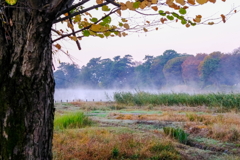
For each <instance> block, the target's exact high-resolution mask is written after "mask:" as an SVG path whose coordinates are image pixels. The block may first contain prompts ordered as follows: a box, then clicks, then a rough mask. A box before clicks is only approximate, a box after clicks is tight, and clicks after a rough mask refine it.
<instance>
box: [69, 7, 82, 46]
mask: <svg viewBox="0 0 240 160" xmlns="http://www.w3.org/2000/svg"><path fill="white" fill-rule="evenodd" d="M68 14H70V12H69V11H68ZM69 22H70V23H71V25H72V27H71V30H72V34H73V36H75V37H76V34H75V31H74V26H73V23H72V19H71V18H69ZM76 44H77V47H78V50H81V46H80V43H79V41H78V40H76Z"/></svg>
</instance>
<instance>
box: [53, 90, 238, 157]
mask: <svg viewBox="0 0 240 160" xmlns="http://www.w3.org/2000/svg"><path fill="white" fill-rule="evenodd" d="M114 100H115V101H114V102H89V101H88V102H85V101H77V102H70V103H55V108H56V112H55V122H54V130H55V131H54V139H53V158H54V159H55V160H70V159H71V160H72V159H74V160H75V159H76V160H123V159H124V160H125V159H126V160H178V159H179V160H195V159H202V160H239V159H240V113H239V109H240V105H239V103H240V95H239V94H231V93H230V94H220V93H217V94H205V95H188V94H158V95H156V94H148V93H145V92H142V93H136V94H131V93H123V92H122V93H115V95H114Z"/></svg>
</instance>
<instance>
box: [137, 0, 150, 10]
mask: <svg viewBox="0 0 240 160" xmlns="http://www.w3.org/2000/svg"><path fill="white" fill-rule="evenodd" d="M147 6H148V1H147V0H144V1H143V2H142V3H141V4H140V6H139V7H140V8H141V9H144V8H145V7H147Z"/></svg>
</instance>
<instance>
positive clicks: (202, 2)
mask: <svg viewBox="0 0 240 160" xmlns="http://www.w3.org/2000/svg"><path fill="white" fill-rule="evenodd" d="M196 1H197V3H199V4H204V3H207V2H208V0H196Z"/></svg>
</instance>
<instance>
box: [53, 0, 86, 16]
mask: <svg viewBox="0 0 240 160" xmlns="http://www.w3.org/2000/svg"><path fill="white" fill-rule="evenodd" d="M88 1H90V0H82V1H81V2H79V3H77V4H74V5H72V6H69V7H68V8H67V9H65V10H62V11H61V12H59V13H58V14H57V16H56V17H59V16H60V15H62V14H64V13H67V12H69V11H71V10H72V9H75V8H77V7H79V6H81V5H83V4H85V3H87V2H88Z"/></svg>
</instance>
